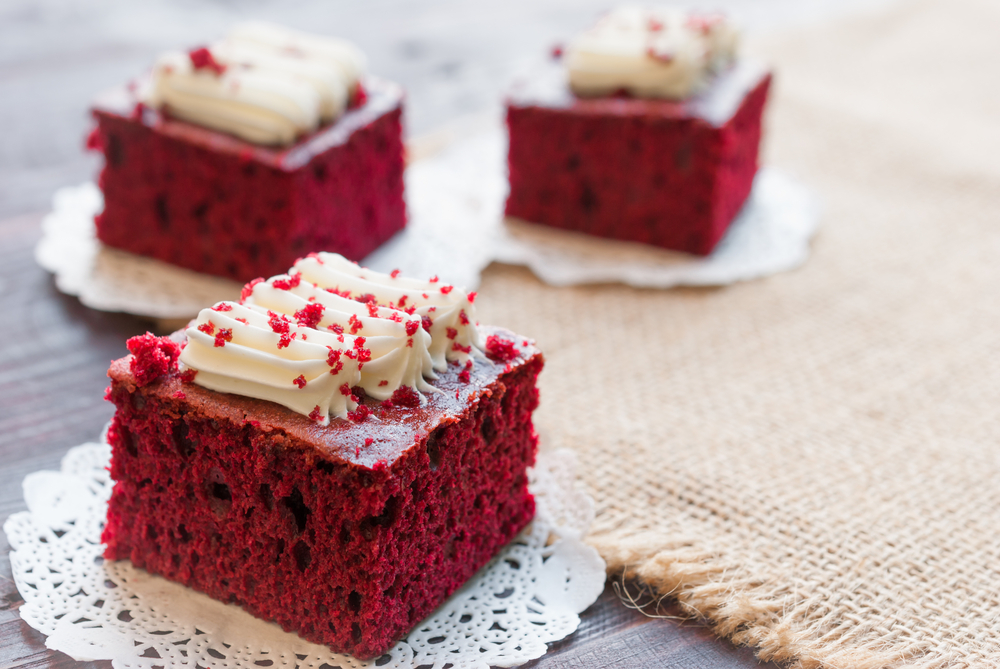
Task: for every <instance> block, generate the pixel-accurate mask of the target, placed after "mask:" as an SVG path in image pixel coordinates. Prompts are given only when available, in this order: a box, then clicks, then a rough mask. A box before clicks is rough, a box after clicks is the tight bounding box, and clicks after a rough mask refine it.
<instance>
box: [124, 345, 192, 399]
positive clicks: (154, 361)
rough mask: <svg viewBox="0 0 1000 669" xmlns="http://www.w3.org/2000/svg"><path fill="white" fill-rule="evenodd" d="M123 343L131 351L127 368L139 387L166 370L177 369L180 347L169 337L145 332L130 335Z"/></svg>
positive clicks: (158, 376) (153, 379)
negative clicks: (130, 358) (134, 335)
mask: <svg viewBox="0 0 1000 669" xmlns="http://www.w3.org/2000/svg"><path fill="white" fill-rule="evenodd" d="M125 345H126V346H127V347H128V350H129V352H131V353H132V360H131V361H130V362H129V369H130V370H132V376H133V377H135V384H136V385H137V386H139V387H142V386H145V385H146V384H148V383H151V382H153V381H155V380H156V379H158V378H160V377H161V376H163V375H164V374H166V373H167V372H171V371H173V370H175V369H177V356H179V355H180V353H181V350H180V347H179V346H177V343H176V342H175V341H173V340H172V339H170V338H169V337H157V336H156V335H154V334H152V333H150V332H147V333H146V334H144V335H139V336H138V337H132V338H131V339H129V340H128V341H127V342H125Z"/></svg>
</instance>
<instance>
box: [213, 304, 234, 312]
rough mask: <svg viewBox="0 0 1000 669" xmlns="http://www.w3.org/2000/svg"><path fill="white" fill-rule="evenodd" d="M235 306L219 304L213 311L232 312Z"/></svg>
mask: <svg viewBox="0 0 1000 669" xmlns="http://www.w3.org/2000/svg"><path fill="white" fill-rule="evenodd" d="M232 310H233V305H231V304H229V303H228V302H219V303H218V304H217V305H215V306H214V307H212V311H232Z"/></svg>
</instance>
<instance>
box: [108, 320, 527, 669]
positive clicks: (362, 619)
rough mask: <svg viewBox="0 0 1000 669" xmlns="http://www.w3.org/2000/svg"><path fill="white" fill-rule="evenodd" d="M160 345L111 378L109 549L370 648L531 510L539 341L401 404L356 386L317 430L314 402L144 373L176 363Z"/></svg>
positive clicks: (379, 648) (344, 643) (443, 377)
mask: <svg viewBox="0 0 1000 669" xmlns="http://www.w3.org/2000/svg"><path fill="white" fill-rule="evenodd" d="M487 333H489V334H494V335H497V336H499V337H502V338H508V337H513V335H512V334H511V333H508V332H505V331H497V330H488V331H487ZM484 334H486V333H484ZM163 342H170V344H173V342H172V341H171V340H169V339H163V340H159V339H157V338H155V337H153V336H152V335H146V336H144V337H136V338H134V339H133V340H130V350H134V351H135V353H133V355H132V356H131V357H127V358H123V359H121V360H118V361H116V362H114V363H112V366H111V369H110V370H109V372H108V374H109V376H110V377H111V381H112V383H111V389H110V392H109V397H110V399H111V401H112V402H114V404H115V408H116V411H115V417H114V419H113V421H112V424H111V427H110V428H109V431H108V440H109V442H110V444H111V447H112V460H111V476H112V478H113V479H114V481H115V485H114V489H113V491H112V494H111V499H110V502H109V509H108V519H107V525H106V526H105V530H104V533H103V536H102V540H103V541H104V542H105V543H106V544H107V547H106V549H105V557H106V558H107V559H115V560H117V559H130V560H131V561H132V562H133V564H134V565H135V566H136V567H137V568H140V569H145V570H147V571H149V572H150V573H153V574H159V575H161V576H164V577H166V578H168V579H170V580H172V581H176V582H178V583H181V584H183V585H186V586H188V587H191V588H194V589H196V590H199V591H201V592H204V593H206V594H208V595H210V596H211V597H213V598H215V599H218V600H220V601H223V602H231V603H235V604H237V605H239V606H242V607H243V608H245V609H247V610H248V611H250V612H251V613H253V614H254V615H256V616H258V617H260V618H262V619H265V620H271V621H275V622H277V623H278V624H279V625H281V626H282V627H283V628H284V629H286V630H290V631H295V632H297V633H298V634H299V635H301V636H302V637H304V638H306V639H308V640H310V641H313V642H315V643H320V644H324V645H326V646H329V647H330V648H332V649H334V650H336V651H338V652H346V653H351V654H352V655H355V656H356V657H359V658H372V657H378V656H379V655H381V654H382V653H384V652H385V651H386V650H387V649H389V648H391V647H392V645H393V644H394V643H395V642H396V641H397V640H398V639H400V638H401V637H403V636H404V635H405V634H406V633H407V632H409V631H410V630H411V629H412V628H413V626H414V625H416V624H417V623H418V622H420V621H421V620H423V619H424V618H425V617H426V616H427V615H428V614H430V613H431V612H432V611H433V610H434V609H435V608H436V607H438V606H439V605H440V604H441V603H442V602H443V601H444V599H445V598H446V597H448V596H449V595H450V594H451V593H452V592H454V591H455V590H456V589H457V588H459V587H460V586H461V585H462V584H463V583H464V582H465V581H466V580H467V579H468V578H469V577H471V576H472V575H473V574H474V573H475V572H476V571H477V570H479V569H480V568H481V567H482V566H483V565H485V564H486V563H487V562H488V561H489V560H490V558H491V557H492V556H493V555H494V554H495V553H496V551H497V550H499V548H500V547H501V546H503V545H504V544H506V543H507V542H508V541H510V540H511V539H512V538H514V536H516V535H517V533H518V532H519V531H520V530H521V529H522V528H523V527H524V526H525V525H526V524H527V523H528V522H530V520H531V518H532V517H533V515H534V500H533V498H532V496H531V494H530V493H529V492H528V487H527V484H528V480H527V472H526V468H527V467H528V466H530V465H531V464H532V463H533V462H534V458H535V451H536V446H537V437H536V435H535V432H534V429H533V427H532V419H531V416H532V412H533V411H534V409H535V407H536V406H537V404H538V391H537V388H536V379H537V376H538V373H539V372H540V371H541V368H542V364H543V360H542V356H541V354H540V353H539V352H538V351H537V350H534V349H530V350H528V351H525V353H524V356H523V357H522V358H521V359H520V360H518V361H517V362H516V363H514V364H512V365H510V366H509V367H504V368H501V367H500V366H499V365H496V364H493V363H490V362H488V361H482V362H477V363H476V364H475V365H474V366H473V367H472V368H471V369H466V368H460V367H459V366H458V365H457V364H452V365H449V368H448V370H447V371H446V372H443V373H441V374H440V375H439V377H438V379H437V380H436V381H435V385H436V386H437V387H438V388H439V389H440V390H442V391H443V392H441V393H428V394H427V395H426V403H425V404H424V405H423V406H420V403H419V396H417V395H416V393H415V392H413V391H412V390H411V391H409V392H410V393H412V395H410V394H409V393H408V397H407V398H403V397H399V398H398V399H399V400H400V401H399V403H398V404H397V403H395V402H393V403H391V404H392V405H391V406H385V404H386V403H381V404H380V403H377V402H375V401H374V400H372V399H370V398H365V397H364V396H363V395H361V394H360V393H359V398H358V399H359V400H360V401H361V402H362V403H361V404H359V406H358V409H357V410H355V411H354V412H352V417H351V418H350V419H348V420H343V419H331V421H330V423H329V424H328V425H320V424H318V421H317V418H318V417H319V414H318V410H316V411H314V412H313V415H310V416H305V415H301V414H297V413H294V412H292V411H290V410H288V409H286V408H285V407H282V406H280V405H277V404H273V403H271V402H266V401H263V400H257V399H252V398H248V397H242V396H239V395H232V394H227V393H218V392H214V391H211V390H208V389H206V388H203V387H201V386H199V385H196V384H183V380H182V373H178V372H177V370H176V367H173V368H170V369H168V370H167V371H166V372H165V373H160V375H159V378H157V379H155V380H152V381H148V380H147V383H146V384H142V385H140V384H139V383H138V379H137V378H136V376H135V374H134V373H133V371H132V370H133V369H136V370H137V371H138V373H140V374H145V373H146V372H145V371H144V370H145V369H146V368H145V366H144V365H143V364H142V363H141V362H140V363H136V362H134V361H135V360H136V359H140V358H141V359H142V360H147V359H149V358H150V357H151V356H152V357H156V356H157V355H162V358H159V357H157V358H156V359H157V360H160V361H161V362H162V361H169V360H170V359H171V358H170V351H171V350H175V348H176V344H174V347H175V348H174V349H171V347H170V345H169V344H166V343H163ZM154 351H155V353H154ZM464 371H468V372H469V373H470V375H471V376H472V378H473V383H470V384H463V383H461V382H460V380H459V379H458V376H459V374H460V373H461V372H464ZM342 391H343V392H345V394H349V393H351V389H350V388H347V387H346V386H345V388H344V389H342ZM178 392H181V393H182V394H183V395H184V397H183V398H182V397H180V396H179V395H178V394H177V393H178ZM413 398H416V400H417V401H416V402H413V401H412V400H413ZM373 411H375V412H377V414H378V420H371V419H369V418H370V417H371V415H372V413H373Z"/></svg>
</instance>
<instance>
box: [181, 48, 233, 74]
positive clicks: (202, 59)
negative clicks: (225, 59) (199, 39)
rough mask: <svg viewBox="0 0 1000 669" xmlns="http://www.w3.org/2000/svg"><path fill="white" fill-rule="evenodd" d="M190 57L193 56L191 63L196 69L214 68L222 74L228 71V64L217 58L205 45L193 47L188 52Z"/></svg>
mask: <svg viewBox="0 0 1000 669" xmlns="http://www.w3.org/2000/svg"><path fill="white" fill-rule="evenodd" d="M188 57H189V58H191V64H192V65H194V69H196V70H212V72H215V73H216V74H222V73H223V72H225V71H226V66H225V65H223V64H222V63H220V62H219V61H217V60H215V56H213V55H212V52H211V51H209V50H208V49H207V48H205V47H200V48H198V49H192V50H191V51H189V52H188Z"/></svg>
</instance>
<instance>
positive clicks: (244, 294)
mask: <svg viewBox="0 0 1000 669" xmlns="http://www.w3.org/2000/svg"><path fill="white" fill-rule="evenodd" d="M258 283H264V278H263V277H257V278H256V279H254V280H253V281H251V282H250V283H248V284H247V285H245V286H243V290H241V291H240V302H241V303H242V302H245V301H246V299H247V298H248V297H250V296H251V295H252V294H253V287H254V286H256V285H257V284H258Z"/></svg>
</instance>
